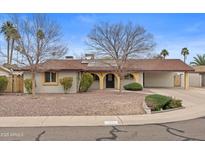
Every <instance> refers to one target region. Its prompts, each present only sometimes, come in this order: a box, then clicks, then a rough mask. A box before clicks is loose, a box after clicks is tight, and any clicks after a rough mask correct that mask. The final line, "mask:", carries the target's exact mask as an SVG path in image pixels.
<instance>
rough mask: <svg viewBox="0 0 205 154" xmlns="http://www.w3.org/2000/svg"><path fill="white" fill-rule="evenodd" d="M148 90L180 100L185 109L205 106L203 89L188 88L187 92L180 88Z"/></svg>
mask: <svg viewBox="0 0 205 154" xmlns="http://www.w3.org/2000/svg"><path fill="white" fill-rule="evenodd" d="M149 90H150V91H152V92H154V93H159V94H163V95H167V96H172V97H175V98H176V99H181V100H183V106H185V107H192V106H201V105H205V88H189V89H188V90H184V89H180V88H150V89H149Z"/></svg>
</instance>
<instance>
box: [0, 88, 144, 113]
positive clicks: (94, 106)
mask: <svg viewBox="0 0 205 154" xmlns="http://www.w3.org/2000/svg"><path fill="white" fill-rule="evenodd" d="M144 98H145V95H144V94H138V93H121V94H119V93H118V92H113V91H93V92H86V93H77V94H39V95H37V98H36V99H32V98H31V95H20V96H16V95H7V94H5V95H0V116H1V117H3V116H83V115H131V114H132V115H135V114H144V110H143V107H142V103H143V100H144Z"/></svg>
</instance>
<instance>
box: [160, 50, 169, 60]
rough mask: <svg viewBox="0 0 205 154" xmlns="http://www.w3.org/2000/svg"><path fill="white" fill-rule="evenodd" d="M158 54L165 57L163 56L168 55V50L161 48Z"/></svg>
mask: <svg viewBox="0 0 205 154" xmlns="http://www.w3.org/2000/svg"><path fill="white" fill-rule="evenodd" d="M160 55H161V56H163V57H164V59H165V57H166V56H168V55H169V52H168V51H167V50H166V49H163V50H162V51H161V53H160Z"/></svg>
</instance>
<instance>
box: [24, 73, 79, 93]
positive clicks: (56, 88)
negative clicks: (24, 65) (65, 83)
mask: <svg viewBox="0 0 205 154" xmlns="http://www.w3.org/2000/svg"><path fill="white" fill-rule="evenodd" d="M57 75H58V81H57V83H58V84H57V85H44V84H43V83H44V81H43V77H42V73H37V74H36V93H64V91H63V87H62V85H61V84H60V82H59V79H61V78H63V77H73V83H72V87H71V89H70V90H69V91H68V92H70V93H76V92H77V91H78V87H77V86H78V82H77V81H78V79H77V78H78V73H77V72H57ZM25 79H31V74H30V73H29V72H25V73H24V80H25ZM24 92H25V93H26V89H25V87H24Z"/></svg>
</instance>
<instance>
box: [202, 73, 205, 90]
mask: <svg viewBox="0 0 205 154" xmlns="http://www.w3.org/2000/svg"><path fill="white" fill-rule="evenodd" d="M201 76H202V87H205V73H203V74H202V75H201Z"/></svg>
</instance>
